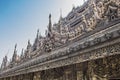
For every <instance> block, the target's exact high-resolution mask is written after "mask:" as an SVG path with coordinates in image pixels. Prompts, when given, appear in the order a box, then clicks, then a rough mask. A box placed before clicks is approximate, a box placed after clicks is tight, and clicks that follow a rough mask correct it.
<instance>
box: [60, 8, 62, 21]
mask: <svg viewBox="0 0 120 80" xmlns="http://www.w3.org/2000/svg"><path fill="white" fill-rule="evenodd" d="M60 19H62V9H60Z"/></svg>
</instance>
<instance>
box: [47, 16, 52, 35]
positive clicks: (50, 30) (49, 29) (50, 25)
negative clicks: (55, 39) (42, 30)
mask: <svg viewBox="0 0 120 80" xmlns="http://www.w3.org/2000/svg"><path fill="white" fill-rule="evenodd" d="M51 34H52V22H51V14H49V25H48V37H51Z"/></svg>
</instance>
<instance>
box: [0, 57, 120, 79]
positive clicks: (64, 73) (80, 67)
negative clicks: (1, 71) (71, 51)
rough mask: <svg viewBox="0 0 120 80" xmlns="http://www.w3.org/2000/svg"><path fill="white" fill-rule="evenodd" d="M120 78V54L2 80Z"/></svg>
mask: <svg viewBox="0 0 120 80" xmlns="http://www.w3.org/2000/svg"><path fill="white" fill-rule="evenodd" d="M117 78H120V55H114V56H110V57H105V58H101V59H97V60H91V61H88V62H84V63H79V64H74V65H69V66H64V67H60V68H54V69H49V70H45V71H41V72H34V73H29V74H22V75H18V76H13V77H8V78H4V79H0V80H110V79H117Z"/></svg>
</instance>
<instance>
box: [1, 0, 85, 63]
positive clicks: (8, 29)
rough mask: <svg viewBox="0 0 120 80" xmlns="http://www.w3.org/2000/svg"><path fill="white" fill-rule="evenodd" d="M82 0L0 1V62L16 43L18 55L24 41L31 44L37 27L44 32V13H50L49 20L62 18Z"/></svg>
mask: <svg viewBox="0 0 120 80" xmlns="http://www.w3.org/2000/svg"><path fill="white" fill-rule="evenodd" d="M82 4H83V0H0V63H1V60H2V58H3V57H4V56H5V55H6V54H7V55H8V57H9V59H10V58H11V56H12V54H13V49H14V45H15V44H16V43H17V50H18V54H20V52H21V49H22V48H26V45H27V41H28V39H30V41H31V43H33V41H34V39H35V37H36V32H37V29H40V32H41V34H42V35H44V32H45V29H46V28H47V25H48V15H49V13H51V14H52V23H57V21H58V19H59V17H60V9H61V10H62V16H63V17H65V16H67V14H68V13H69V12H70V11H71V9H72V7H73V5H74V6H75V7H77V6H80V5H82Z"/></svg>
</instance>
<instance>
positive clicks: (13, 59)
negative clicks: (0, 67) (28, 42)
mask: <svg viewBox="0 0 120 80" xmlns="http://www.w3.org/2000/svg"><path fill="white" fill-rule="evenodd" d="M16 48H17V44H15V48H14V53H13V57H12V62H16V58H17V49H16Z"/></svg>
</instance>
